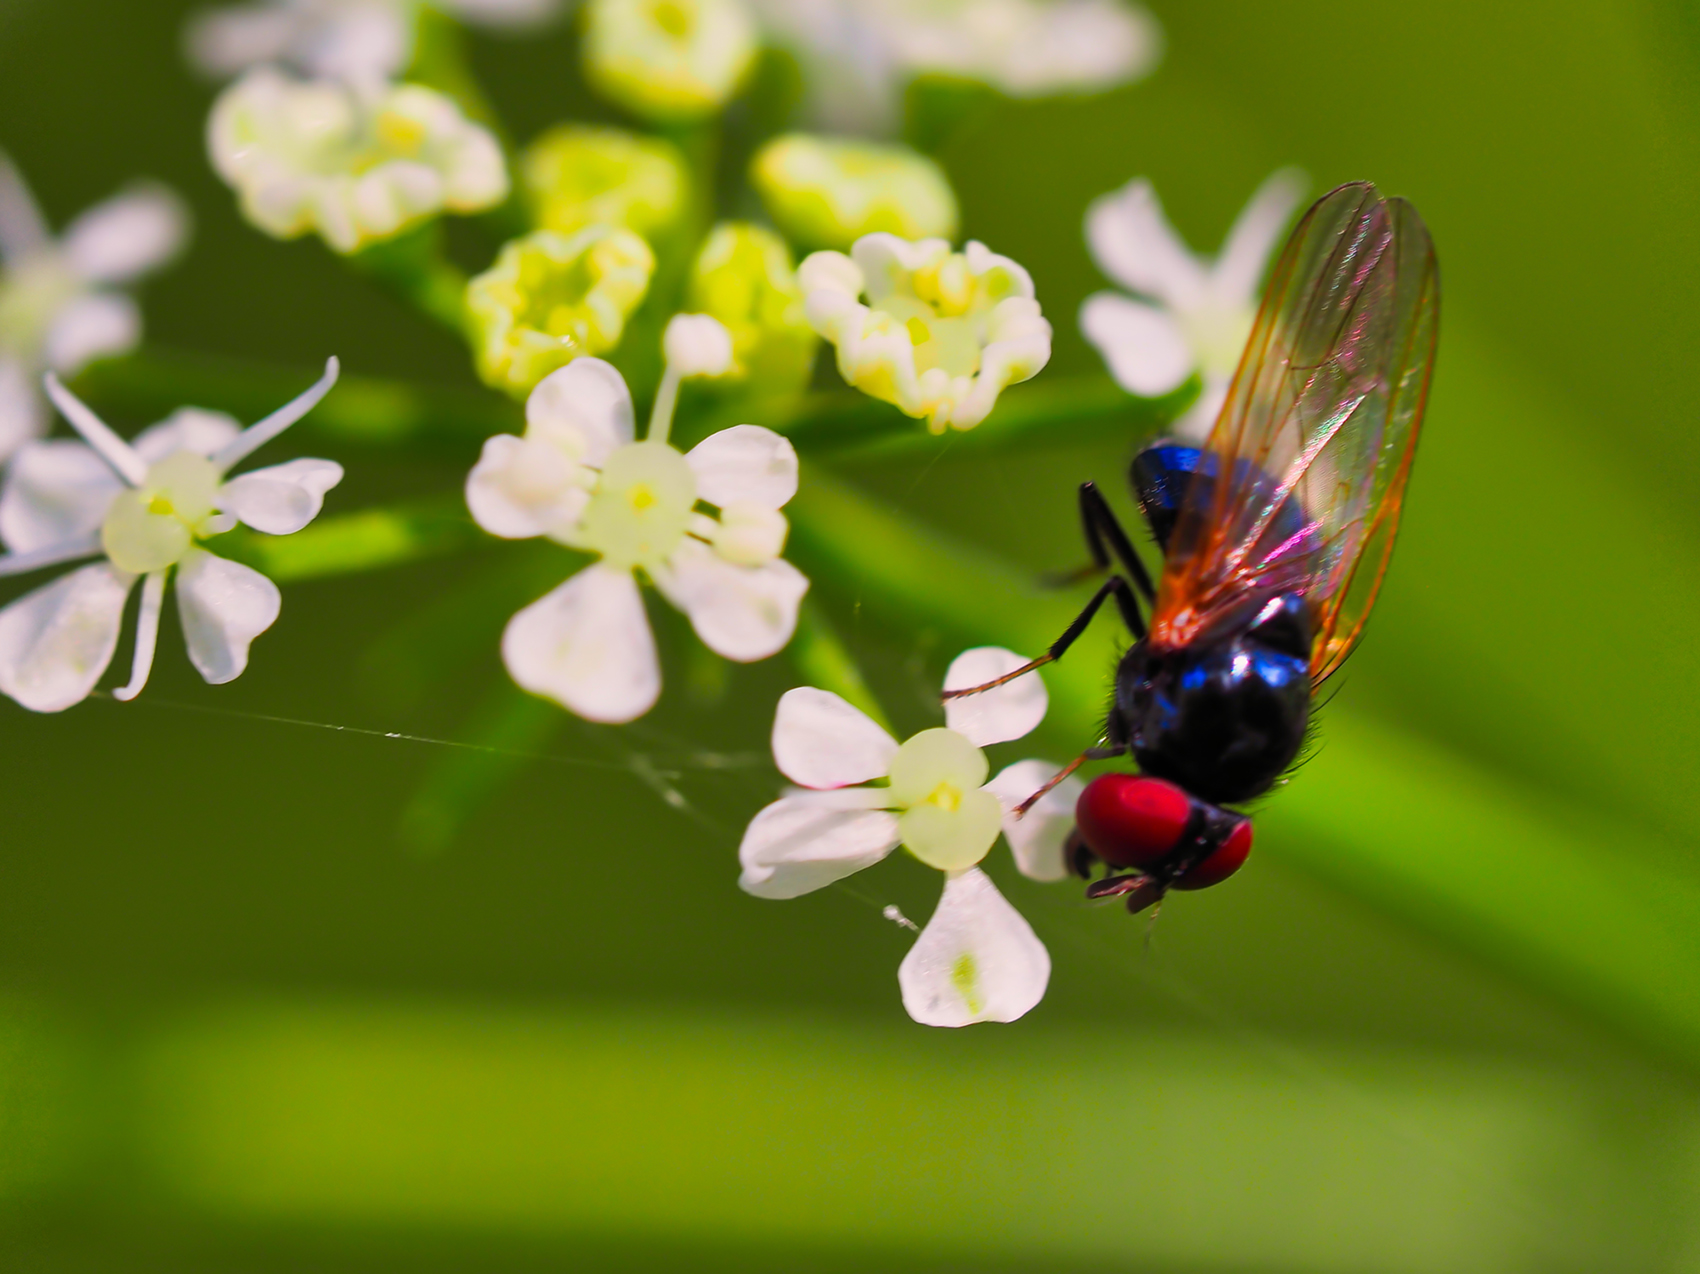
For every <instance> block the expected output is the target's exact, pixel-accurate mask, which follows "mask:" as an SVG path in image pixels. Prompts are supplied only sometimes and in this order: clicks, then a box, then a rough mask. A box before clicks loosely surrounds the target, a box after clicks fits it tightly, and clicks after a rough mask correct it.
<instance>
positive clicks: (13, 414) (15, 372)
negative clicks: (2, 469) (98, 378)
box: [0, 354, 48, 464]
mask: <svg viewBox="0 0 1700 1274" xmlns="http://www.w3.org/2000/svg"><path fill="white" fill-rule="evenodd" d="M47 423H48V418H47V404H46V402H44V401H43V400H42V397H41V390H40V388H39V387H38V386H37V384H36V378H35V374H34V373H33V372H32V371H31V369H30V368H29V366H28V365H27V364H26V363H25V362H24V361H23V360H22V359H19V358H9V357H7V356H6V355H3V354H0V464H4V463H5V461H6V460H7V458H8V457H9V456H11V454H12V453H13V452H15V451H16V450H17V449H18V448H19V447H21V446H23V445H24V444H25V443H26V442H28V441H29V440H30V439H32V438H39V437H41V435H42V434H44V433H46V432H47Z"/></svg>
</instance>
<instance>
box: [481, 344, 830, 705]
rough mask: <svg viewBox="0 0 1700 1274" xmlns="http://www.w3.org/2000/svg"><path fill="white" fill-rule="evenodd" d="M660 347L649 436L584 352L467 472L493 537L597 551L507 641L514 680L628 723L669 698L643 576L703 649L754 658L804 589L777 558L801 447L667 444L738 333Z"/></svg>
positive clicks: (746, 442)
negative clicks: (688, 382)
mask: <svg viewBox="0 0 1700 1274" xmlns="http://www.w3.org/2000/svg"><path fill="white" fill-rule="evenodd" d="M666 352H667V379H665V380H664V381H663V384H662V389H661V392H660V393H659V394H658V395H657V404H656V408H655V412H654V413H653V415H652V416H651V419H650V425H649V433H648V436H647V437H646V438H645V439H644V440H643V441H642V442H638V441H636V440H635V434H634V429H633V411H632V399H631V394H630V392H629V391H628V390H627V388H626V383H625V381H624V379H623V378H622V377H621V376H620V373H619V372H618V371H616V370H615V369H614V368H613V367H612V366H611V365H610V364H608V363H605V362H603V361H602V360H601V359H597V358H581V359H577V360H575V361H574V362H571V363H569V364H568V365H567V366H566V367H563V368H561V369H560V370H559V371H557V372H554V373H552V374H551V375H550V376H549V377H547V378H546V379H545V380H543V381H542V383H540V384H539V385H538V386H537V388H536V389H535V390H533V391H532V393H531V397H530V398H528V399H527V400H526V430H525V436H524V437H515V436H514V435H512V434H498V435H497V436H496V437H494V438H491V439H490V440H489V441H488V442H486V443H485V444H484V454H483V456H482V457H481V458H480V459H479V461H478V464H477V466H476V467H475V468H474V469H473V471H472V473H471V475H470V476H469V477H468V478H467V483H466V502H467V506H468V508H470V509H471V511H472V516H473V517H474V518H475V519H476V520H477V522H478V524H479V525H480V526H482V527H483V528H484V529H485V530H486V531H489V532H490V533H491V534H492V535H499V536H502V537H503V538H505V539H527V538H532V537H536V536H548V537H549V538H550V539H553V540H556V541H558V542H559V543H561V544H564V545H566V546H568V547H569V548H574V549H578V550H580V551H582V552H585V553H589V554H592V555H594V556H595V558H596V560H595V561H594V562H593V563H592V564H591V565H589V566H587V567H585V568H584V569H583V570H581V571H579V572H578V573H577V574H575V575H573V577H572V578H570V579H569V580H567V582H566V583H564V584H562V585H561V586H560V587H559V588H557V589H555V590H554V591H553V592H551V593H549V594H547V595H546V596H544V597H542V598H541V599H539V600H538V601H536V602H533V603H532V604H531V605H530V606H527V607H526V608H525V609H524V610H522V611H520V612H519V613H518V614H517V615H515V616H514V617H513V619H512V621H511V622H510V623H509V624H508V627H507V631H506V632H505V633H504V634H503V636H502V658H503V660H504V661H505V662H506V663H507V666H508V671H509V673H510V674H511V675H512V676H513V679H514V680H515V681H516V682H517V683H519V685H521V686H522V687H524V688H525V689H527V690H530V691H532V692H533V693H534V694H540V695H544V696H547V697H548V698H551V699H554V700H555V701H557V702H558V703H560V704H561V705H562V706H563V707H566V708H568V709H570V710H571V711H573V712H576V713H578V715H580V716H582V717H585V718H587V719H589V720H592V721H608V722H618V721H630V720H632V719H633V718H635V717H639V716H642V715H643V714H644V713H645V712H647V711H649V709H650V708H651V707H652V706H653V705H654V703H655V701H656V699H657V698H658V697H659V695H660V693H661V669H660V665H659V663H658V661H657V659H656V654H655V639H654V637H653V636H652V635H651V633H650V630H649V620H648V618H647V617H646V616H645V614H644V609H643V600H642V597H641V596H640V594H639V592H638V586H637V580H636V578H635V577H636V576H637V575H638V574H639V573H641V574H642V575H644V576H645V577H647V578H648V579H649V580H650V581H651V582H652V583H653V584H654V585H655V586H656V588H657V589H659V590H660V592H661V594H662V596H663V597H665V598H666V599H667V600H668V601H669V602H671V603H672V604H673V605H675V606H677V607H678V608H679V609H680V610H682V611H684V612H685V614H686V615H687V616H689V617H690V621H691V626H692V628H694V629H695V630H696V634H697V636H698V637H699V638H701V640H702V642H703V644H704V645H706V646H707V647H708V648H709V649H710V650H712V651H714V652H715V653H716V654H719V655H722V656H724V657H725V658H727V659H733V660H737V661H739V662H746V663H747V662H749V661H752V660H756V659H765V658H767V657H768V656H769V655H772V654H774V653H776V652H777V651H779V650H780V649H781V648H782V647H783V646H784V645H785V643H786V642H787V641H789V640H790V639H791V633H792V630H793V629H794V628H795V627H796V624H797V607H798V605H799V604H800V603H801V601H802V599H803V594H804V593H805V592H806V591H807V590H808V587H809V582H808V580H807V579H805V578H804V577H803V575H802V573H801V572H799V571H798V570H797V568H796V567H794V566H792V565H791V564H790V563H789V562H787V561H785V560H784V559H783V558H781V557H780V554H781V552H783V550H784V548H785V536H786V531H787V524H786V521H785V515H784V514H783V513H781V512H780V511H779V510H780V509H781V508H782V507H784V505H785V504H786V503H787V502H788V501H789V500H790V499H791V497H792V496H793V495H795V494H796V492H797V455H796V452H794V451H793V450H792V449H791V444H790V443H789V442H787V441H786V440H785V439H784V438H782V437H780V436H779V435H778V434H776V433H774V432H772V431H771V430H768V429H763V428H761V427H760V426H757V425H738V426H735V427H734V428H731V429H725V430H722V431H720V432H719V433H716V434H713V435H711V436H710V437H708V438H706V439H704V440H703V441H702V442H700V443H698V444H697V445H696V446H695V447H693V448H691V450H690V451H689V452H688V453H684V454H681V453H680V452H679V451H678V449H677V448H675V447H673V446H671V445H670V444H669V443H668V441H667V437H668V432H669V429H670V427H671V424H672V414H673V403H674V400H675V396H676V395H677V392H678V383H679V381H680V380H682V379H683V378H684V377H687V376H718V375H724V374H725V373H726V371H727V370H729V369H730V367H731V365H732V338H731V336H730V334H729V333H728V332H727V331H726V329H725V328H724V327H722V326H721V325H720V324H719V323H718V322H716V321H715V320H714V319H712V318H708V317H706V316H703V315H680V316H677V317H675V318H674V319H673V321H672V322H671V323H670V324H669V325H668V329H667V339H666ZM699 503H701V504H705V505H709V506H712V507H713V508H714V509H715V510H717V512H718V516H714V515H711V514H709V513H706V512H702V511H699V510H698V509H697V505H698V504H699Z"/></svg>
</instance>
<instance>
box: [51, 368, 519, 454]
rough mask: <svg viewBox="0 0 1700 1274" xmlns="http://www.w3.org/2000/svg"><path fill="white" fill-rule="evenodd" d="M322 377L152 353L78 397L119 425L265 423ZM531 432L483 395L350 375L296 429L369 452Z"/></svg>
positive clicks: (92, 372)
mask: <svg viewBox="0 0 1700 1274" xmlns="http://www.w3.org/2000/svg"><path fill="white" fill-rule="evenodd" d="M317 374H318V373H316V372H313V371H307V370H298V369H294V368H287V367H278V366H274V365H271V364H266V363H252V362H247V361H244V360H240V359H228V358H218V357H213V356H210V355H204V354H187V353H183V352H180V351H176V350H163V349H146V350H143V351H141V352H140V353H137V354H133V355H130V356H129V357H127V358H120V359H110V360H107V361H103V362H98V363H94V364H91V365H90V366H89V367H88V368H87V369H85V370H84V371H83V372H82V373H81V374H80V375H78V377H77V378H76V381H75V382H74V383H73V388H74V389H75V390H76V392H77V394H78V396H79V397H82V398H84V399H85V400H86V401H87V402H88V403H89V405H90V406H92V407H93V408H94V409H95V410H96V411H98V412H100V413H102V414H103V415H107V416H108V417H109V418H110V419H112V420H113V421H114V422H117V423H129V422H141V421H148V420H159V419H161V418H163V417H164V416H166V415H168V414H169V413H170V412H172V411H173V410H175V409H176V408H178V407H181V406H183V405H184V404H186V403H192V404H194V405H196V406H199V407H207V408H214V409H217V410H219V411H227V412H230V413H231V414H232V415H234V416H236V417H237V418H239V419H240V420H243V421H252V420H258V419H259V418H260V417H261V416H264V415H265V414H266V413H267V412H269V411H272V410H274V409H275V408H277V407H278V406H280V405H281V404H283V403H286V402H288V401H289V400H290V399H291V398H293V397H294V396H295V395H296V394H298V393H300V392H301V391H302V390H303V389H305V388H306V387H307V386H308V385H310V384H312V383H313V380H314V378H315V377H316V376H317ZM524 427H525V419H524V414H523V412H522V410H521V408H520V406H519V405H518V404H517V403H513V402H510V401H508V400H507V399H505V398H502V397H500V396H498V395H495V394H491V393H487V392H485V391H483V390H475V389H465V388H461V387H459V386H452V385H444V386H438V385H424V384H413V383H410V382H406V381H395V380H383V379H379V378H377V377H371V376H352V375H349V374H347V373H346V372H345V373H344V374H343V376H342V377H341V379H340V380H338V381H337V384H336V388H335V389H333V390H331V392H330V394H329V395H328V396H327V397H326V398H325V400H324V401H323V402H322V403H320V404H319V405H318V406H317V407H315V408H314V409H313V410H312V411H311V412H309V413H308V414H307V415H306V417H305V418H303V420H302V421H301V423H300V424H299V425H297V426H295V430H294V432H295V433H301V432H311V433H313V434H316V435H318V436H319V437H321V438H325V439H328V440H332V441H336V442H352V443H360V444H365V445H392V444H413V443H419V442H431V441H436V442H452V443H458V444H460V446H461V447H462V448H464V447H466V446H467V445H468V444H475V443H476V442H477V441H478V440H479V439H480V438H484V437H486V436H488V435H490V434H493V433H502V432H512V433H518V432H520V431H521V430H523V429H524Z"/></svg>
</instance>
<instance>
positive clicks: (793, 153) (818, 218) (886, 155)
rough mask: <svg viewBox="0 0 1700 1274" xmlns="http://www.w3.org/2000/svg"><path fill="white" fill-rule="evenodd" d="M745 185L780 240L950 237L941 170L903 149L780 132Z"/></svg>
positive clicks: (811, 244) (829, 244) (951, 200)
mask: <svg viewBox="0 0 1700 1274" xmlns="http://www.w3.org/2000/svg"><path fill="white" fill-rule="evenodd" d="M750 179H751V181H752V182H753V183H754V184H755V187H756V190H757V191H758V192H760V194H761V198H762V203H763V204H764V205H765V206H766V208H767V211H768V215H769V216H771V217H772V218H773V220H774V222H775V223H776V224H777V225H778V226H779V228H780V229H781V230H783V231H784V232H785V235H786V237H787V238H788V239H790V240H792V241H793V242H795V243H799V244H802V245H803V246H804V247H808V248H839V249H843V248H848V247H849V246H850V245H851V244H852V243H854V242H855V241H856V240H857V239H859V238H861V237H862V236H863V235H865V234H872V233H874V232H875V231H881V230H883V231H888V232H889V233H891V234H895V235H897V236H899V237H900V238H904V239H925V238H928V237H930V236H935V235H936V236H939V237H942V238H946V239H948V238H951V237H952V236H954V235H955V233H956V195H955V194H954V193H953V192H952V191H951V188H950V182H949V181H947V180H946V179H945V175H944V170H943V169H941V168H940V167H939V166H938V165H937V164H935V163H934V162H933V161H932V160H930V159H928V158H927V157H926V156H925V155H922V154H920V153H919V152H917V151H913V150H910V149H909V148H908V147H907V146H896V145H882V144H878V143H874V142H863V141H850V140H847V139H844V138H837V137H814V136H810V135H809V134H807V133H788V134H786V135H785V136H783V137H776V138H774V139H773V140H772V141H771V142H769V143H768V144H767V145H766V146H763V147H762V148H761V150H760V151H758V152H757V153H756V157H755V159H754V160H753V161H752V163H751V165H750Z"/></svg>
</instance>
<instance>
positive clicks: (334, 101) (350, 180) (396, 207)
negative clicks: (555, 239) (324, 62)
mask: <svg viewBox="0 0 1700 1274" xmlns="http://www.w3.org/2000/svg"><path fill="white" fill-rule="evenodd" d="M207 150H208V152H209V154H210V155H211V157H212V163H213V167H214V168H216V169H217V170H218V173H219V176H221V177H223V178H224V180H225V181H226V182H228V183H229V184H230V185H231V186H232V187H233V188H234V189H235V190H236V192H237V195H238V197H239V199H240V202H241V205H242V213H243V215H244V216H245V217H247V218H248V220H249V221H251V222H253V223H254V225H256V226H258V227H259V228H260V229H261V230H263V231H265V232H266V233H267V234H269V235H272V236H274V237H276V238H279V239H292V238H295V237H296V236H298V235H303V234H306V233H307V232H308V231H311V230H316V231H318V232H319V234H320V235H321V236H322V237H323V238H324V240H325V242H326V243H327V244H329V245H330V246H331V247H332V248H334V249H335V250H336V251H338V252H353V251H355V250H356V249H358V248H361V247H364V246H365V245H366V244H368V243H370V242H372V241H373V240H376V239H383V238H387V237H389V236H390V235H393V234H396V233H398V232H400V231H402V230H405V229H406V228H408V227H409V226H412V225H415V224H417V223H418V222H420V221H423V220H424V219H426V218H427V217H433V216H436V215H437V214H438V213H441V212H444V211H447V212H458V213H468V212H478V211H481V210H482V209H485V208H489V207H492V206H493V205H495V204H498V203H500V202H501V201H502V200H503V199H504V198H506V197H507V193H508V174H507V168H506V166H505V164H504V163H503V160H502V151H501V147H500V146H498V145H497V143H496V139H495V138H494V137H493V136H491V134H490V132H489V130H488V129H485V128H484V127H482V126H481V125H478V124H475V123H473V122H472V121H471V120H469V119H467V118H466V117H465V116H464V115H463V114H461V110H460V107H458V106H457V105H455V103H454V101H453V100H452V99H450V98H448V97H445V96H444V95H443V94H441V93H438V92H436V91H435V90H434V89H428V88H425V87H423V86H421V85H418V84H393V85H387V86H384V87H382V88H380V89H377V90H375V91H371V92H367V91H363V90H357V89H354V88H351V87H349V86H348V85H346V84H342V83H338V82H336V81H332V80H308V81H301V80H293V79H290V78H289V77H288V76H286V75H283V74H281V73H280V72H278V71H276V70H274V69H272V68H270V67H261V68H259V69H258V70H254V71H250V72H249V73H248V74H247V75H245V76H244V77H243V78H242V79H240V80H238V81H237V82H236V83H234V84H232V85H231V86H230V87H228V88H226V89H225V90H224V92H222V93H221V94H219V97H218V100H217V101H216V102H214V103H213V109H212V115H211V117H210V118H209V119H208V121H207Z"/></svg>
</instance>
